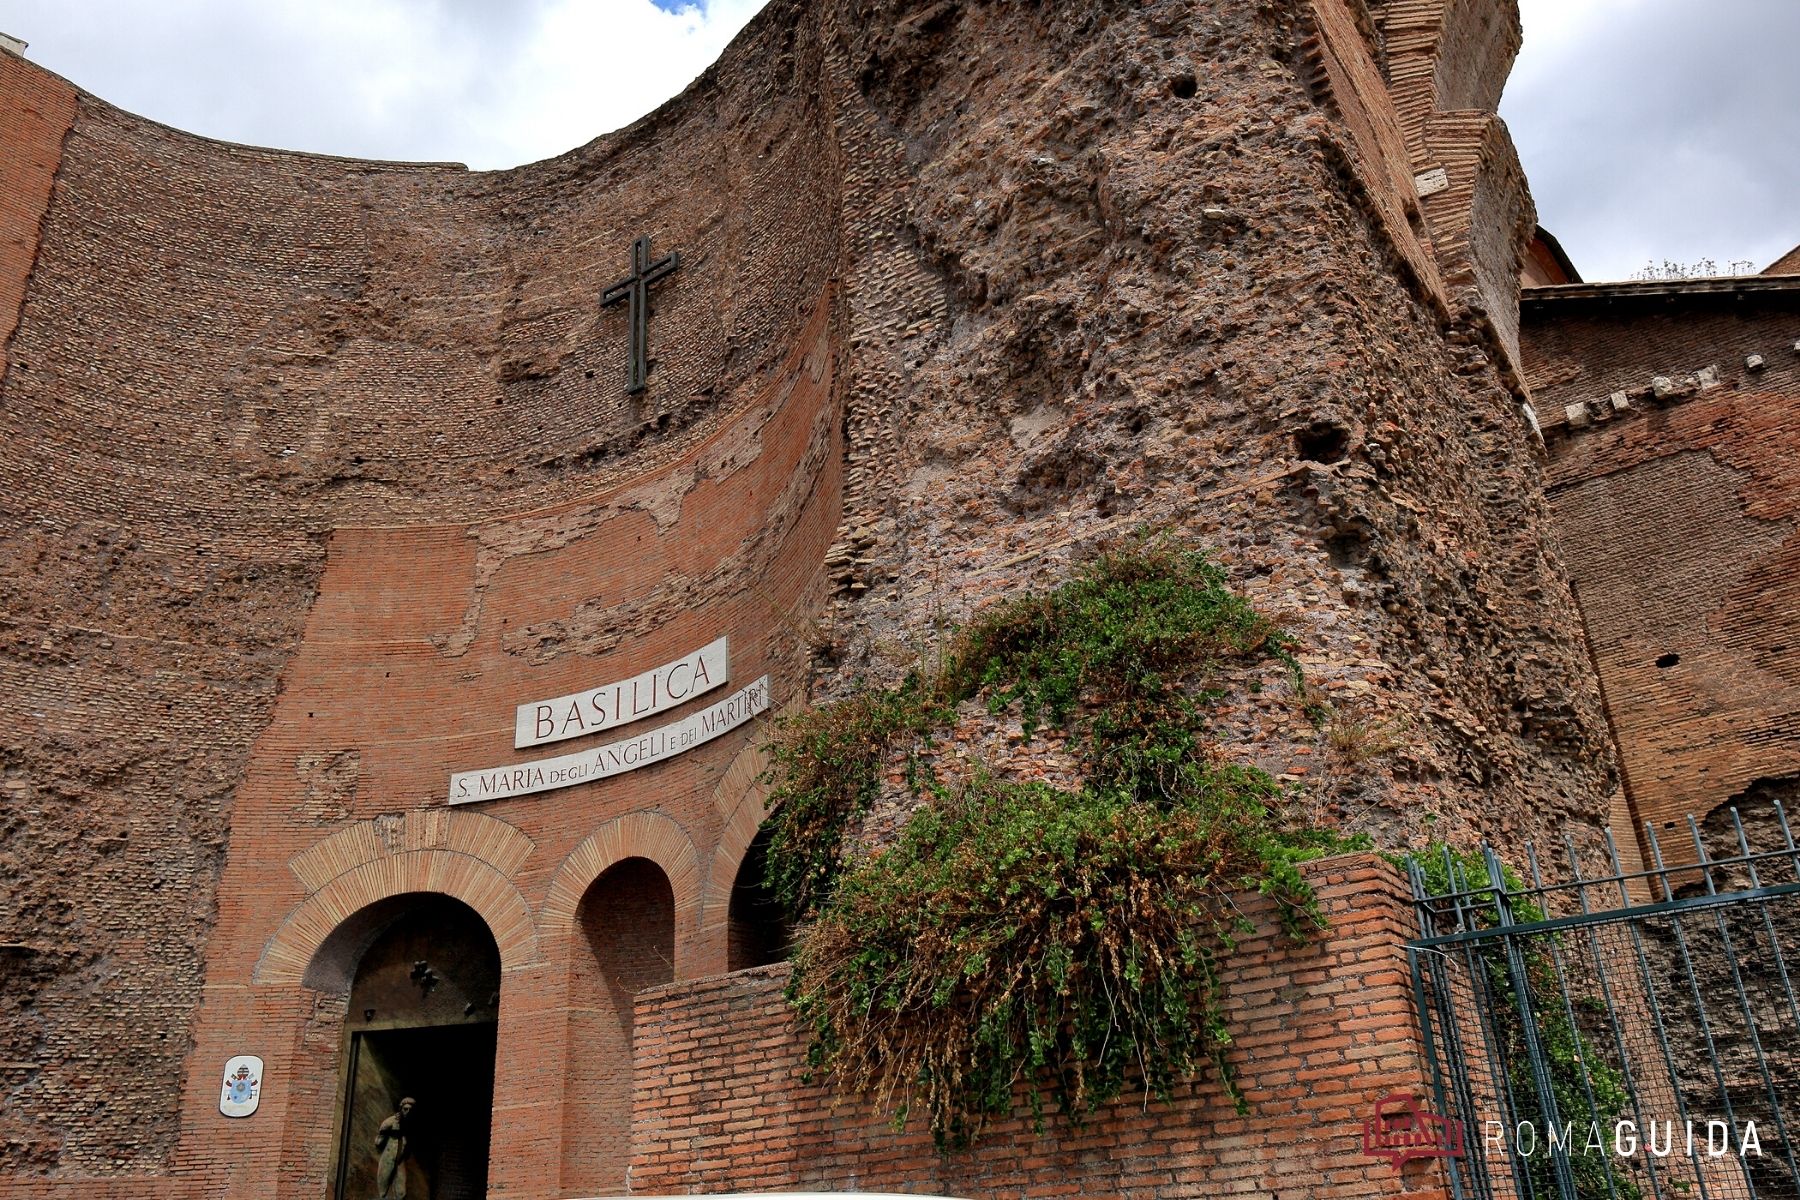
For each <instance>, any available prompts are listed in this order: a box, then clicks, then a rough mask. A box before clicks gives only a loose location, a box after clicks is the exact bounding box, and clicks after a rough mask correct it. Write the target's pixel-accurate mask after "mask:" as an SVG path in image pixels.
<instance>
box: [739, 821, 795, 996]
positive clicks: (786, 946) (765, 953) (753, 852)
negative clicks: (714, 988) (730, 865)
mask: <svg viewBox="0 0 1800 1200" xmlns="http://www.w3.org/2000/svg"><path fill="white" fill-rule="evenodd" d="M768 872H769V827H768V826H767V825H765V826H763V827H762V828H761V829H759V830H757V832H756V837H755V838H754V839H752V840H751V842H750V848H749V849H748V850H746V851H744V861H743V862H742V863H740V864H739V865H738V873H737V879H736V880H735V881H733V883H732V885H731V906H730V909H729V915H728V917H727V922H728V926H727V946H726V960H725V961H726V965H727V966H728V967H729V969H730V970H733V971H742V970H744V969H745V968H746V967H761V966H766V965H768V964H769V963H778V962H781V961H783V960H785V959H786V958H787V956H788V953H789V952H790V951H791V950H792V949H793V946H794V927H793V923H792V922H790V921H789V920H788V919H787V912H786V910H785V909H783V907H782V904H781V901H779V900H777V899H776V898H775V892H774V889H772V888H771V887H769V883H768Z"/></svg>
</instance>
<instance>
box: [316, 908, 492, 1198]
mask: <svg viewBox="0 0 1800 1200" xmlns="http://www.w3.org/2000/svg"><path fill="white" fill-rule="evenodd" d="M352 963H353V964H354V966H353V967H352V966H351V964H352ZM334 966H335V967H336V969H337V970H339V971H344V970H346V969H348V972H349V974H350V986H349V1003H348V1008H347V1011H346V1012H345V1015H344V1028H343V1040H342V1044H341V1050H340V1055H339V1075H338V1078H339V1083H340V1090H339V1096H338V1103H337V1123H336V1130H337V1138H336V1143H335V1146H334V1170H333V1175H332V1178H333V1185H334V1186H333V1190H332V1195H333V1196H334V1197H336V1200H364V1198H365V1197H374V1196H381V1195H384V1194H385V1195H397V1194H404V1195H405V1196H407V1197H411V1198H415V1200H417V1198H427V1200H464V1198H469V1200H476V1198H479V1197H482V1196H485V1195H486V1194H487V1165H488V1143H489V1129H490V1126H491V1124H492V1119H493V1100H494V1049H495V1034H496V1032H497V1030H498V1019H499V1005H500V949H499V947H498V946H497V945H496V944H495V942H494V937H493V934H492V933H490V932H489V930H488V927H487V924H486V923H485V922H484V921H482V919H481V917H480V915H479V914H477V913H476V912H475V910H474V909H472V908H470V907H469V906H468V905H466V904H464V903H462V902H461V901H460V900H455V899H452V898H451V897H449V896H443V895H437V894H434V893H421V894H413V895H405V896H395V897H392V898H390V899H387V900H383V901H380V902H379V903H376V904H372V905H369V906H368V907H367V908H365V909H363V910H361V911H360V912H358V913H356V914H355V915H354V916H352V917H350V918H349V919H348V920H347V921H345V922H344V924H343V925H342V926H340V927H339V928H338V930H336V931H335V932H334V933H333V934H332V936H331V937H330V938H329V939H327V942H326V944H325V945H324V946H321V947H320V951H319V955H318V956H317V957H316V958H315V960H314V970H315V971H325V970H331V969H332V968H333V967H334ZM310 973H311V972H309V974H310ZM340 994H341V993H340ZM406 1100H411V1101H412V1103H411V1104H410V1105H403V1101H406ZM395 1176H399V1177H400V1178H399V1179H395V1178H394V1177H395ZM384 1183H386V1184H387V1188H386V1191H385V1192H384V1191H383V1185H384ZM396 1185H402V1186H404V1192H403V1193H401V1192H398V1191H397V1190H396Z"/></svg>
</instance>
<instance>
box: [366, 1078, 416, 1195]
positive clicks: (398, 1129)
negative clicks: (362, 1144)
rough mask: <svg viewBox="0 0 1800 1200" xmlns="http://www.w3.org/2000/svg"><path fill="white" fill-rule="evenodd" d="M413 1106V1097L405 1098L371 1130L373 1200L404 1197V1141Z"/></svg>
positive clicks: (405, 1157)
mask: <svg viewBox="0 0 1800 1200" xmlns="http://www.w3.org/2000/svg"><path fill="white" fill-rule="evenodd" d="M417 1107H418V1102H417V1101H416V1100H414V1099H413V1098H412V1097H411V1096H407V1097H405V1098H404V1099H402V1100H401V1101H400V1106H399V1108H398V1110H397V1111H396V1112H395V1113H394V1115H393V1116H391V1117H389V1118H388V1119H387V1120H385V1121H383V1122H382V1123H381V1127H380V1128H379V1129H377V1130H376V1131H375V1160H376V1167H375V1196H376V1200H404V1197H405V1196H406V1160H407V1157H408V1155H407V1144H406V1143H407V1138H408V1136H409V1134H410V1133H411V1130H410V1128H409V1126H410V1125H411V1123H412V1113H413V1109H415V1108H417Z"/></svg>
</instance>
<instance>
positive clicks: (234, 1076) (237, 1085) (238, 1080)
mask: <svg viewBox="0 0 1800 1200" xmlns="http://www.w3.org/2000/svg"><path fill="white" fill-rule="evenodd" d="M262 1074H263V1061H262V1059H260V1058H258V1057H256V1055H254V1054H240V1055H238V1056H237V1057H236V1058H233V1059H230V1060H228V1061H227V1062H226V1063H225V1085H224V1087H222V1088H221V1089H220V1091H219V1111H220V1112H222V1113H224V1114H225V1115H226V1116H228V1117H247V1116H249V1115H250V1114H251V1113H253V1112H255V1111H256V1106H257V1104H258V1103H260V1102H261V1100H262Z"/></svg>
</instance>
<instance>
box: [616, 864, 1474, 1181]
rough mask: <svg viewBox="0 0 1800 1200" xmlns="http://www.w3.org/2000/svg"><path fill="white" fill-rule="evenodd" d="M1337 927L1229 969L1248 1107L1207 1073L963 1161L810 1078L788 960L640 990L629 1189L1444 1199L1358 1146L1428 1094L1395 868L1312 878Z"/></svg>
mask: <svg viewBox="0 0 1800 1200" xmlns="http://www.w3.org/2000/svg"><path fill="white" fill-rule="evenodd" d="M1308 876H1309V878H1310V879H1311V880H1312V881H1313V882H1314V883H1315V885H1316V886H1317V887H1318V888H1319V893H1320V899H1321V901H1322V903H1323V906H1324V909H1325V912H1326V913H1327V915H1328V916H1329V918H1330V920H1331V923H1332V926H1331V930H1330V932H1329V933H1327V934H1325V935H1323V937H1322V938H1321V939H1320V940H1319V941H1317V942H1315V943H1314V944H1311V945H1309V946H1306V947H1303V948H1293V947H1290V946H1288V945H1287V944H1286V943H1285V941H1283V940H1281V939H1278V938H1277V937H1274V936H1272V935H1271V934H1270V933H1269V928H1268V927H1269V926H1270V925H1271V923H1272V922H1271V916H1270V912H1269V909H1268V906H1267V904H1266V902H1264V901H1261V900H1260V899H1259V900H1255V901H1252V902H1250V903H1249V904H1248V905H1247V906H1246V910H1245V911H1246V913H1247V914H1248V915H1249V916H1250V918H1251V919H1252V920H1253V921H1255V922H1256V923H1257V925H1258V928H1259V929H1260V930H1261V931H1262V932H1261V933H1260V934H1259V935H1258V936H1256V937H1253V938H1247V939H1246V940H1245V941H1244V942H1243V943H1242V945H1241V947H1240V948H1239V950H1238V951H1237V952H1236V953H1235V954H1234V956H1233V957H1232V959H1231V961H1230V963H1229V964H1228V966H1227V968H1226V971H1225V976H1224V986H1225V988H1226V991H1227V994H1228V996H1229V1005H1230V1014H1231V1016H1230V1019H1231V1022H1232V1025H1233V1028H1234V1029H1235V1030H1236V1031H1237V1032H1238V1036H1237V1039H1236V1046H1235V1049H1234V1051H1233V1054H1232V1060H1233V1063H1234V1065H1235V1066H1236V1068H1237V1070H1238V1081H1239V1083H1240V1084H1241V1085H1242V1086H1243V1088H1244V1093H1245V1098H1246V1099H1247V1100H1248V1102H1249V1109H1250V1110H1249V1112H1248V1113H1247V1114H1245V1115H1241V1116H1240V1115H1239V1114H1238V1113H1237V1112H1235V1111H1234V1109H1233V1108H1232V1106H1231V1103H1230V1101H1229V1100H1227V1099H1226V1098H1225V1096H1224V1093H1223V1091H1222V1090H1221V1089H1220V1087H1219V1086H1218V1085H1217V1083H1216V1082H1213V1081H1210V1080H1205V1081H1201V1082H1198V1083H1195V1084H1193V1085H1191V1086H1187V1087H1184V1088H1182V1089H1180V1091H1179V1092H1178V1094H1177V1095H1176V1097H1175V1098H1174V1099H1173V1101H1172V1102H1170V1103H1167V1104H1163V1103H1159V1102H1157V1101H1155V1100H1146V1098H1145V1097H1143V1096H1126V1097H1123V1098H1121V1099H1119V1100H1118V1101H1115V1102H1114V1103H1112V1104H1110V1105H1107V1106H1105V1107H1104V1108H1102V1109H1101V1110H1100V1111H1098V1112H1096V1113H1094V1114H1092V1115H1091V1116H1089V1117H1088V1118H1087V1119H1086V1120H1085V1121H1084V1123H1083V1124H1082V1125H1080V1126H1079V1127H1073V1128H1071V1127H1067V1126H1064V1125H1062V1124H1060V1123H1058V1122H1057V1120H1056V1119H1054V1118H1052V1119H1051V1120H1050V1122H1049V1125H1048V1126H1047V1129H1046V1132H1045V1133H1044V1134H1043V1135H1042V1136H1038V1135H1035V1134H1034V1133H1033V1132H1032V1122H1031V1119H1030V1116H1029V1114H1028V1113H1027V1112H1026V1111H1025V1110H1024V1109H1023V1108H1021V1110H1020V1113H1019V1115H1017V1116H1015V1117H1014V1118H1011V1119H1007V1120H1001V1121H997V1122H996V1123H995V1124H993V1125H992V1126H990V1127H989V1129H988V1130H987V1132H986V1133H985V1134H984V1136H983V1137H982V1138H981V1140H980V1141H979V1142H978V1143H977V1144H976V1145H975V1146H974V1147H973V1148H972V1149H969V1150H967V1151H961V1152H955V1153H951V1154H948V1155H940V1154H938V1153H936V1152H935V1151H934V1150H933V1148H932V1145H931V1138H930V1135H929V1133H928V1132H926V1131H924V1130H923V1129H921V1128H920V1124H921V1123H920V1122H919V1121H918V1120H914V1121H913V1122H912V1123H911V1125H910V1126H908V1127H907V1128H906V1129H904V1130H901V1131H895V1130H894V1128H893V1127H892V1125H891V1124H890V1123H889V1122H888V1121H887V1120H886V1119H885V1114H883V1113H882V1112H880V1111H879V1110H878V1109H877V1108H876V1107H875V1104H874V1101H873V1100H872V1099H871V1098H870V1097H866V1096H839V1095H836V1094H834V1093H833V1092H831V1091H830V1090H829V1089H828V1088H826V1087H825V1086H824V1085H823V1084H819V1083H808V1082H806V1081H805V1080H804V1079H803V1075H804V1050H805V1036H804V1034H803V1033H802V1031H800V1030H799V1029H797V1028H796V1026H795V1023H794V1018H793V1014H792V1011H791V1010H790V1009H788V1008H787V1007H786V1005H785V1004H784V1003H783V1002H782V1000H781V995H780V993H781V988H782V984H783V982H784V980H785V977H786V971H787V968H786V967H785V966H778V967H767V968H758V969H754V970H750V971H742V972H738V973H736V974H732V975H725V976H720V977H717V978H714V979H705V980H699V981H694V982H688V983H675V984H671V985H668V986H665V987H660V988H654V989H651V990H649V991H645V992H643V993H641V994H640V995H639V997H638V1001H637V1056H638V1057H637V1064H638V1065H637V1077H636V1081H635V1088H636V1090H635V1096H636V1103H635V1105H634V1108H633V1111H632V1133H631V1142H632V1169H631V1180H632V1187H633V1189H634V1190H635V1191H640V1192H647V1193H660V1194H686V1193H689V1192H726V1191H780V1190H804V1191H817V1190H833V1189H841V1190H868V1191H921V1192H935V1193H938V1194H941V1195H950V1196H976V1197H980V1196H1031V1197H1040V1196H1042V1197H1048V1196H1065V1195H1066V1196H1117V1197H1144V1198H1149V1197H1171V1196H1219V1195H1226V1196H1230V1195H1252V1196H1284V1197H1302V1196H1316V1195H1326V1194H1329V1195H1331V1196H1333V1197H1351V1196H1395V1195H1401V1194H1406V1193H1409V1192H1410V1193H1413V1194H1436V1192H1435V1190H1433V1189H1437V1188H1440V1187H1441V1186H1442V1176H1441V1174H1440V1173H1439V1172H1438V1171H1437V1169H1436V1168H1435V1167H1433V1166H1428V1165H1427V1164H1425V1163H1422V1162H1420V1163H1412V1164H1408V1166H1407V1167H1406V1169H1405V1172H1404V1173H1403V1174H1402V1173H1396V1172H1395V1171H1394V1170H1393V1169H1392V1168H1391V1167H1389V1166H1387V1165H1386V1164H1385V1163H1381V1162H1380V1161H1379V1160H1374V1159H1370V1158H1366V1157H1364V1156H1363V1154H1362V1140H1361V1139H1362V1120H1363V1118H1364V1117H1365V1116H1367V1115H1368V1113H1369V1112H1370V1111H1371V1109H1372V1108H1373V1107H1374V1105H1375V1103H1376V1102H1377V1101H1378V1100H1380V1099H1381V1098H1382V1097H1383V1096H1386V1095H1387V1094H1389V1093H1391V1092H1395V1091H1409V1090H1410V1091H1413V1092H1414V1094H1416V1095H1419V1096H1421V1097H1423V1096H1425V1095H1426V1092H1425V1091H1424V1089H1423V1076H1422V1073H1421V1072H1422V1062H1423V1060H1422V1058H1421V1056H1420V1047H1419V1044H1418V1034H1417V1031H1416V1025H1415V1022H1414V1019H1413V1009H1412V999H1411V992H1410V988H1411V975H1410V974H1409V972H1408V970H1407V966H1406V955H1405V952H1404V949H1403V947H1402V944H1401V943H1402V939H1403V938H1404V936H1405V934H1406V932H1407V931H1408V930H1410V929H1411V928H1412V927H1413V926H1412V922H1413V917H1412V911H1411V904H1410V902H1409V901H1408V899H1407V896H1406V891H1405V886H1404V884H1403V882H1402V880H1401V879H1400V878H1399V876H1398V874H1397V873H1396V872H1394V871H1393V869H1392V868H1390V867H1388V866H1387V865H1386V864H1385V863H1383V862H1381V861H1380V860H1378V859H1376V858H1374V857H1373V856H1359V857H1349V858H1339V859H1331V860H1326V861H1324V862H1321V863H1318V864H1315V865H1313V866H1311V867H1310V868H1309V869H1308Z"/></svg>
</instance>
